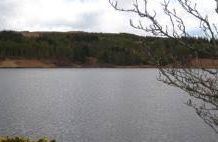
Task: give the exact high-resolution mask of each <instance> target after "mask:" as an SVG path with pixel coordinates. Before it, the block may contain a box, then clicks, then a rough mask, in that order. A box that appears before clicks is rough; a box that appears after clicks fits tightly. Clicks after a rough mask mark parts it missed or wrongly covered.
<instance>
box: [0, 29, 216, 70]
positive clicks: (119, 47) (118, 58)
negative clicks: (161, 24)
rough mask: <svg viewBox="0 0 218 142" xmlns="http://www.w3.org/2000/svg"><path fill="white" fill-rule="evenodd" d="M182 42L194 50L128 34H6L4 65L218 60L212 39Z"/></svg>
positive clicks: (0, 50)
mask: <svg viewBox="0 0 218 142" xmlns="http://www.w3.org/2000/svg"><path fill="white" fill-rule="evenodd" d="M181 40H184V41H186V42H188V43H189V45H192V47H193V48H184V46H181V44H180V43H179V41H177V40H176V39H168V38H161V37H142V36H136V35H131V34H125V33H121V34H106V33H85V32H66V33H62V32H15V31H2V32H0V62H1V63H4V62H5V61H6V60H15V59H16V60H18V62H19V60H34V61H36V60H37V61H40V62H43V63H44V64H48V65H50V66H48V67H54V66H56V67H64V66H75V65H81V66H91V67H92V66H93V67H95V66H97V67H99V66H143V65H150V66H154V65H163V66H165V65H170V64H172V63H175V61H178V62H180V63H182V64H190V63H191V62H193V60H195V59H196V58H198V59H201V60H202V59H207V60H208V59H211V60H214V59H216V58H217V57H218V56H217V54H218V53H217V52H218V51H217V50H216V49H211V48H210V41H209V40H208V39H204V38H182V39H181ZM215 51H216V52H215ZM1 63H0V64H1ZM6 64H7V62H6ZM24 65H25V64H24ZM24 65H23V66H24ZM18 66H19V65H18ZM21 67H22V66H21ZM24 67H25V66H24ZM39 67H40V65H39Z"/></svg>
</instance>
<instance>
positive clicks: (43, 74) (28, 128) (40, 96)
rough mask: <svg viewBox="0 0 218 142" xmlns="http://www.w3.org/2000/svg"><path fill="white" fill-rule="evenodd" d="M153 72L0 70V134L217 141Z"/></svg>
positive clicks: (88, 141) (91, 140)
mask: <svg viewBox="0 0 218 142" xmlns="http://www.w3.org/2000/svg"><path fill="white" fill-rule="evenodd" d="M157 75H158V74H157V70H155V69H1V70H0V135H2V136H6V135H9V136H29V137H32V138H38V137H42V136H48V137H51V138H54V139H56V140H57V141H59V142H217V141H218V135H217V134H216V133H215V132H214V131H213V130H212V129H211V128H210V127H209V126H207V125H206V124H205V123H204V122H203V121H202V120H201V119H200V118H199V117H198V116H197V115H196V113H195V112H194V110H193V109H192V108H190V107H188V106H186V105H185V104H184V103H185V102H186V101H187V99H188V96H187V95H186V94H185V93H184V92H182V91H180V90H178V89H177V88H173V87H169V86H166V85H165V84H163V83H161V82H158V81H157V80H156V77H157Z"/></svg>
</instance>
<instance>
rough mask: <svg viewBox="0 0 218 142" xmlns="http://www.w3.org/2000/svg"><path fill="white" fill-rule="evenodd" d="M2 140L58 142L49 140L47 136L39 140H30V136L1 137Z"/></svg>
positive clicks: (3, 141) (5, 141)
mask: <svg viewBox="0 0 218 142" xmlns="http://www.w3.org/2000/svg"><path fill="white" fill-rule="evenodd" d="M0 142H56V141H55V140H51V141H50V140H48V139H47V138H41V139H39V140H36V141H34V140H30V139H29V138H22V137H14V138H9V137H4V138H0Z"/></svg>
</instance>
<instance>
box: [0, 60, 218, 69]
mask: <svg viewBox="0 0 218 142" xmlns="http://www.w3.org/2000/svg"><path fill="white" fill-rule="evenodd" d="M163 67H166V68H168V67H171V66H170V65H166V66H163ZM183 67H191V68H212V69H217V68H218V59H216V60H213V59H195V60H192V61H191V62H190V64H189V65H188V66H183ZM183 67H181V66H176V68H183ZM0 68H158V67H157V66H156V65H130V66H129V65H126V66H123V65H112V64H97V63H85V64H80V63H74V62H67V63H62V64H57V62H56V61H54V60H37V59H14V58H13V59H11V58H7V59H0Z"/></svg>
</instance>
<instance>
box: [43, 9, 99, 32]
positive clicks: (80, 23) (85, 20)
mask: <svg viewBox="0 0 218 142" xmlns="http://www.w3.org/2000/svg"><path fill="white" fill-rule="evenodd" d="M99 14H100V13H98V12H93V13H84V14H81V15H80V16H79V18H78V19H77V20H76V21H70V20H69V21H66V20H53V21H49V22H46V23H42V24H43V25H45V26H47V27H51V28H52V27H57V28H58V27H66V28H70V29H77V30H88V29H92V28H94V27H95V26H96V25H97V24H98V23H97V21H98V16H99Z"/></svg>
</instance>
